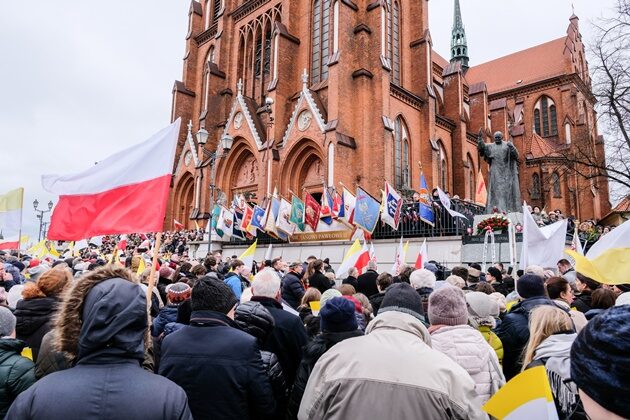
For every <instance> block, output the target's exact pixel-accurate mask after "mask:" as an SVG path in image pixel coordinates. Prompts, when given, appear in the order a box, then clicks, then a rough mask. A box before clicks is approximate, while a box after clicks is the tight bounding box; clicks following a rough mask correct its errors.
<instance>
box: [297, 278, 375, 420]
mask: <svg viewBox="0 0 630 420" xmlns="http://www.w3.org/2000/svg"><path fill="white" fill-rule="evenodd" d="M329 290H332V289H329ZM327 292H328V290H327ZM319 316H320V321H321V330H322V333H321V334H318V335H317V336H316V337H315V338H313V340H312V341H311V342H310V343H308V344H307V345H306V346H305V347H304V355H303V357H302V361H301V362H300V367H299V368H298V372H297V375H296V377H295V384H294V385H293V390H292V392H291V397H290V399H289V407H288V418H290V419H293V418H296V417H297V414H298V410H299V409H300V402H301V401H302V397H303V396H304V388H306V383H307V382H308V379H309V376H310V375H311V372H312V371H313V367H314V366H315V363H317V361H318V360H319V358H320V357H321V356H322V355H323V354H324V353H326V352H327V351H328V350H329V349H330V348H331V347H332V346H334V345H336V344H338V343H340V342H342V341H344V340H347V339H349V338H353V337H360V336H362V335H363V332H362V331H361V330H359V329H357V328H358V325H357V319H356V316H355V308H354V304H353V303H352V302H351V301H349V300H348V299H346V298H343V297H340V296H338V297H333V298H331V299H330V300H328V302H326V304H325V305H323V306H322V308H321V310H320V312H319Z"/></svg>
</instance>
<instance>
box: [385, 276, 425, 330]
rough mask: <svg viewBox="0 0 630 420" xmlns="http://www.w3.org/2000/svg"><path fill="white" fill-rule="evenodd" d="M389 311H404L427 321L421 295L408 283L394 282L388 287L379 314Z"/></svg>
mask: <svg viewBox="0 0 630 420" xmlns="http://www.w3.org/2000/svg"><path fill="white" fill-rule="evenodd" d="M389 311H396V312H403V313H406V314H408V315H411V316H413V317H415V318H417V319H418V320H419V321H422V322H425V320H424V310H423V309H422V300H421V299H420V295H419V294H418V292H417V291H416V289H414V288H413V287H412V286H411V285H410V284H407V283H394V284H392V285H391V286H389V287H388V288H387V291H386V292H385V296H384V297H383V302H382V303H381V307H380V308H379V310H378V314H379V315H380V314H382V313H383V312H389Z"/></svg>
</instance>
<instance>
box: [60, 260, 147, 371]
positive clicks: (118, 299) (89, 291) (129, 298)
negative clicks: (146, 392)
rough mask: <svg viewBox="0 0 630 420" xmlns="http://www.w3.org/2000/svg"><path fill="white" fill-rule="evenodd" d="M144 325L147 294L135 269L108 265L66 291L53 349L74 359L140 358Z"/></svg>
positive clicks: (145, 332) (142, 353)
mask: <svg viewBox="0 0 630 420" xmlns="http://www.w3.org/2000/svg"><path fill="white" fill-rule="evenodd" d="M147 325H148V314H147V306H146V298H145V294H144V292H143V291H142V289H141V288H140V286H139V284H138V281H137V279H136V278H135V276H134V275H133V273H132V272H131V271H129V270H128V269H125V268H116V267H112V266H106V267H103V268H100V269H98V270H96V271H93V272H90V273H89V274H87V275H86V276H83V277H82V278H80V279H79V280H78V281H77V282H76V284H75V285H74V287H73V288H72V289H71V290H70V291H69V293H68V295H67V296H66V299H65V300H64V302H63V304H62V306H61V308H60V310H59V313H58V316H57V320H56V323H55V330H56V341H55V348H56V350H58V351H62V352H65V353H66V354H67V355H68V356H69V357H70V358H71V359H75V360H76V361H77V362H81V361H85V360H86V359H93V358H95V357H97V356H104V357H108V358H121V357H122V358H136V359H138V360H140V361H142V359H143V357H144V343H145V341H146V340H145V338H146V334H147V332H148V328H147Z"/></svg>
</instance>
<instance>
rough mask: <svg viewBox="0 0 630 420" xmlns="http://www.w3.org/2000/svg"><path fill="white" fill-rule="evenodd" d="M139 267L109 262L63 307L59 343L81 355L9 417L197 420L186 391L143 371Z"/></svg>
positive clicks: (144, 326) (144, 328) (25, 396)
mask: <svg viewBox="0 0 630 420" xmlns="http://www.w3.org/2000/svg"><path fill="white" fill-rule="evenodd" d="M146 310H147V307H146V298H145V294H144V293H143V292H142V289H141V288H140V286H139V285H138V283H137V280H135V278H134V276H133V274H132V273H131V271H129V270H127V269H124V268H112V267H105V268H102V269H98V270H96V271H94V272H92V273H90V274H88V275H87V276H85V277H84V278H82V279H81V281H80V282H79V283H77V284H76V285H75V286H74V288H73V289H72V291H71V293H70V295H69V296H68V297H67V298H66V300H65V302H64V305H63V306H62V308H61V310H60V313H59V319H58V321H57V325H56V331H57V333H58V335H57V337H56V339H57V343H56V347H57V349H58V350H61V351H65V352H66V353H68V355H69V357H70V358H71V359H76V361H77V365H76V366H75V367H73V368H70V369H67V370H63V371H60V372H56V373H52V374H50V375H47V376H46V377H44V378H42V379H41V380H40V381H39V382H37V383H36V384H35V385H33V386H32V387H31V388H29V389H28V390H27V391H25V392H23V393H22V394H20V396H19V397H18V398H17V399H16V401H15V402H14V403H13V405H12V406H11V408H10V409H9V412H8V414H7V418H8V419H25V418H28V419H47V420H57V419H59V420H65V419H70V418H91V419H99V418H102V419H110V418H124V419H138V420H140V419H148V418H150V419H192V417H191V414H190V410H189V409H188V403H187V400H186V394H185V393H184V391H183V390H182V389H181V388H180V387H178V386H177V385H175V384H174V383H173V382H171V381H169V380H167V379H165V378H162V377H160V376H157V375H154V374H152V373H149V372H147V371H145V370H143V369H142V367H141V363H142V361H143V359H144V351H145V341H144V340H145V336H147V335H148V319H147V312H146Z"/></svg>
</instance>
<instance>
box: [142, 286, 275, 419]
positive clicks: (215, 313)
mask: <svg viewBox="0 0 630 420" xmlns="http://www.w3.org/2000/svg"><path fill="white" fill-rule="evenodd" d="M237 303H238V301H237V300H236V297H235V296H234V293H233V292H232V290H231V289H230V287H229V286H228V285H226V284H225V283H224V282H222V281H221V280H218V279H217V278H216V277H214V276H212V277H204V278H202V279H200V280H199V282H198V283H197V284H196V285H195V286H194V287H193V289H192V298H191V307H192V314H191V316H190V325H185V326H183V327H182V328H180V329H179V330H177V331H175V332H173V333H171V334H169V335H167V336H166V337H165V338H164V341H163V342H162V360H161V362H160V369H159V373H160V375H163V376H166V377H167V378H169V379H171V380H172V381H173V382H175V383H176V384H178V385H180V386H181V387H182V388H184V390H185V391H186V394H187V395H188V401H189V404H190V410H191V411H192V414H193V416H194V417H195V418H196V419H217V420H223V419H225V420H227V419H243V420H247V419H251V418H272V417H273V415H274V413H275V409H276V404H275V401H274V397H273V391H272V388H271V384H270V382H269V377H268V376H267V374H266V372H265V370H264V367H263V362H262V359H261V357H260V349H259V347H258V344H257V340H256V338H254V337H252V336H251V335H249V334H247V333H246V332H244V331H241V330H240V329H239V327H238V325H237V324H236V323H235V322H234V321H233V318H234V310H235V308H236V304H237ZM147 418H148V417H147Z"/></svg>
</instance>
